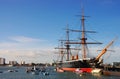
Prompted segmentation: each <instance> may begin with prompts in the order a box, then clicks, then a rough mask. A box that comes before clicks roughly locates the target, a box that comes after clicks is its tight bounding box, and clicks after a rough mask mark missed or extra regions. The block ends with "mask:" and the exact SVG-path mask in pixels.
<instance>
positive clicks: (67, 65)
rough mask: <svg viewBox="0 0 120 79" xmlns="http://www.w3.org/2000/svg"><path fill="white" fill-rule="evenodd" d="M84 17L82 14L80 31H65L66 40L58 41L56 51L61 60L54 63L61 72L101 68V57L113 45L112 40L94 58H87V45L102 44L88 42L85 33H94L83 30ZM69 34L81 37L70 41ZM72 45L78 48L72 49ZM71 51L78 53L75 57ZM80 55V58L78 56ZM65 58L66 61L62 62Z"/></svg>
mask: <svg viewBox="0 0 120 79" xmlns="http://www.w3.org/2000/svg"><path fill="white" fill-rule="evenodd" d="M85 17H86V16H84V13H82V15H81V30H74V29H69V28H68V27H67V29H66V39H65V40H60V42H61V46H60V47H57V48H56V49H58V50H60V51H59V53H60V56H61V59H60V60H59V61H56V62H55V63H56V67H57V69H60V70H63V71H75V70H76V69H77V68H81V69H83V70H86V72H87V71H90V70H91V69H92V68H102V67H103V66H102V64H103V59H102V56H103V55H104V54H105V53H106V52H107V50H108V48H109V47H110V46H111V45H112V44H113V43H114V40H112V41H111V42H110V43H109V44H108V45H107V46H106V47H104V48H103V49H102V50H101V51H100V53H99V54H98V55H97V56H96V57H92V58H91V57H89V56H88V44H102V43H100V42H88V38H87V33H95V31H87V30H86V29H85ZM69 32H78V33H79V34H81V37H80V39H79V40H78V41H75V40H70V38H69V37H70V35H69ZM72 45H78V46H79V48H73V46H72ZM71 50H77V51H79V52H78V53H77V54H76V55H73V53H71ZM80 55H82V56H80ZM64 56H66V60H64Z"/></svg>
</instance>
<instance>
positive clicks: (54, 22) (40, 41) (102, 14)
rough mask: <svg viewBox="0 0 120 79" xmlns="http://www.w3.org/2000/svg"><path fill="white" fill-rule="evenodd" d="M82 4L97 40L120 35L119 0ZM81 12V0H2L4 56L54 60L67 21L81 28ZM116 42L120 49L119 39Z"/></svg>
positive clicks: (0, 37) (90, 0) (86, 0)
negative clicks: (95, 32)
mask: <svg viewBox="0 0 120 79" xmlns="http://www.w3.org/2000/svg"><path fill="white" fill-rule="evenodd" d="M82 4H83V5H84V13H85V15H87V16H90V17H88V18H86V24H85V26H86V29H88V30H95V31H97V32H98V33H97V34H95V35H93V37H95V39H96V40H99V41H100V42H103V43H105V44H106V43H108V42H109V41H110V40H112V39H113V38H115V37H118V38H119V37H120V35H119V34H120V31H119V30H120V22H119V21H120V15H119V14H120V5H119V4H120V1H119V0H83V1H82ZM80 14H81V0H0V57H4V58H6V60H7V61H12V60H17V61H19V62H20V61H23V60H25V61H26V62H52V60H53V57H54V56H53V55H54V53H53V52H54V48H55V46H57V45H58V40H59V39H61V38H63V37H65V36H64V35H65V31H64V30H63V29H64V28H65V27H66V25H67V24H69V28H72V29H73V28H74V29H78V28H80V17H76V15H80ZM103 46H104V45H103ZM114 46H115V49H117V50H118V51H119V50H120V49H119V47H120V40H119V39H118V40H117V41H116V43H115V45H114ZM117 53H118V52H115V53H112V54H113V55H115V56H116V54H117ZM116 57H117V56H116ZM112 58H114V57H112V56H111V59H112ZM109 59H110V58H109ZM117 60H120V59H117ZM114 61H116V60H114Z"/></svg>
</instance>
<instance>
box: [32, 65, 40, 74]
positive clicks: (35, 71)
mask: <svg viewBox="0 0 120 79" xmlns="http://www.w3.org/2000/svg"><path fill="white" fill-rule="evenodd" d="M32 74H34V75H39V70H38V69H36V67H35V66H34V69H33V70H32Z"/></svg>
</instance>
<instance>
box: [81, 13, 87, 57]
mask: <svg viewBox="0 0 120 79" xmlns="http://www.w3.org/2000/svg"><path fill="white" fill-rule="evenodd" d="M84 17H85V16H84V12H82V18H81V24H82V38H81V43H82V44H81V45H82V54H83V56H82V57H83V59H85V58H86V45H85V44H86V40H87V39H86V38H85V23H84V21H85V18H84Z"/></svg>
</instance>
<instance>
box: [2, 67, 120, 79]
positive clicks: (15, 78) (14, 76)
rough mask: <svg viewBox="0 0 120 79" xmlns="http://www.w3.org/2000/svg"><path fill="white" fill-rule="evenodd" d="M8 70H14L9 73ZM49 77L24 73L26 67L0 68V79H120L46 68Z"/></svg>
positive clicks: (119, 78) (118, 78)
mask: <svg viewBox="0 0 120 79" xmlns="http://www.w3.org/2000/svg"><path fill="white" fill-rule="evenodd" d="M10 70H14V71H12V72H10ZM46 71H47V72H49V75H43V74H42V73H41V72H40V73H39V75H34V74H31V73H26V67H0V79H120V77H119V76H104V75H91V74H83V75H80V74H76V73H73V72H63V73H60V72H56V71H54V67H47V68H46Z"/></svg>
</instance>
